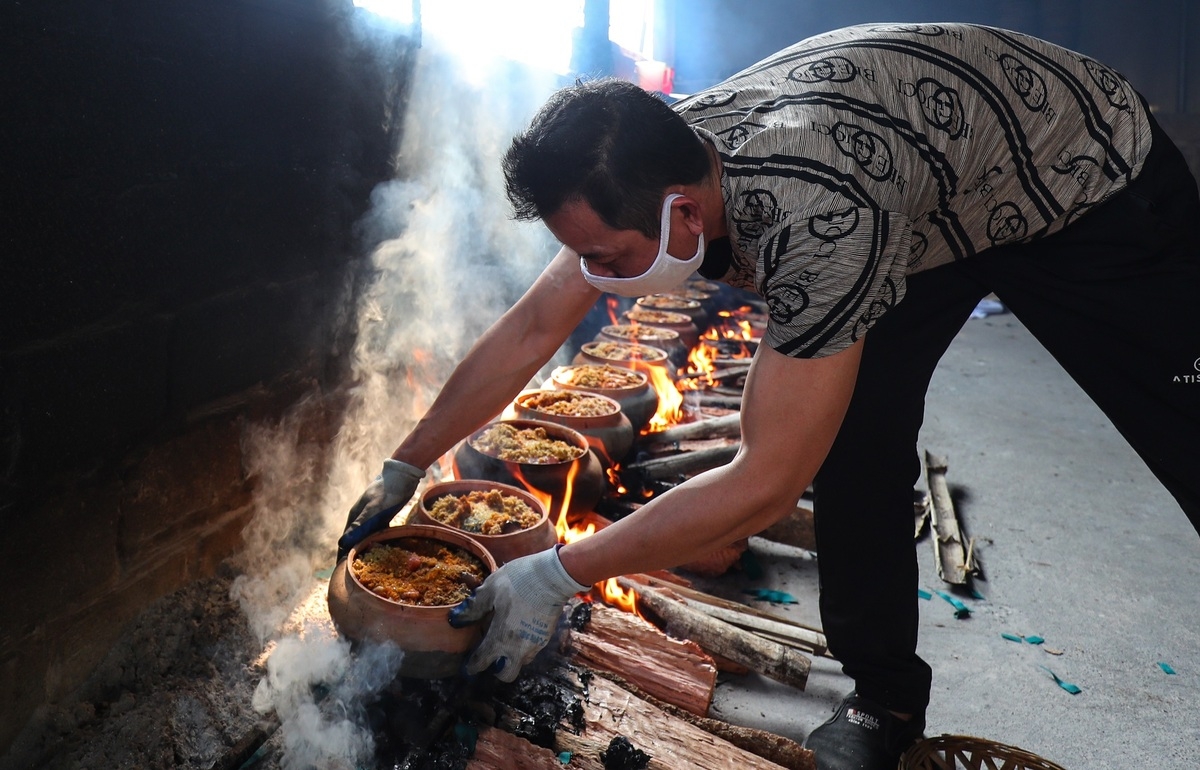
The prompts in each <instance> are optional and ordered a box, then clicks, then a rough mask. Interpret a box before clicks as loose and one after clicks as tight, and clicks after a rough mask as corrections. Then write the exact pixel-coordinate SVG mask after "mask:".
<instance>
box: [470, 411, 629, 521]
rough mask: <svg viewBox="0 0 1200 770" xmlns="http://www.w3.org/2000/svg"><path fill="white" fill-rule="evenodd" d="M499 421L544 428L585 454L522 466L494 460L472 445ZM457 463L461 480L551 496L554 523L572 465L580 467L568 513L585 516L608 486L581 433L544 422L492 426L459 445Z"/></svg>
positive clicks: (522, 426) (602, 467)
mask: <svg viewBox="0 0 1200 770" xmlns="http://www.w3.org/2000/svg"><path fill="white" fill-rule="evenodd" d="M497 422H501V423H507V424H509V425H512V426H513V427H515V428H518V429H522V428H542V429H544V430H545V431H546V434H547V435H548V436H550V437H551V438H556V439H561V440H562V441H566V442H567V443H569V444H572V445H574V446H577V447H580V448H581V449H583V450H584V454H583V455H582V456H580V457H579V458H578V459H576V460H568V461H564V462H558V463H520V462H512V461H509V460H501V459H500V458H498V457H492V456H491V455H487V454H484V453H483V452H480V451H479V450H478V449H476V448H475V447H474V446H472V442H473V441H474V440H475V439H476V438H478V437H479V436H480V434H482V433H483V432H484V431H486V430H487V429H488V428H490V427H491V426H492V425H495V424H496V423H497ZM454 464H455V466H456V468H457V469H458V476H459V478H461V479H483V480H487V481H499V482H501V483H503V484H511V485H512V486H515V487H524V488H527V489H531V490H536V491H537V492H540V493H542V494H544V495H549V496H550V503H549V504H548V506H547V508H548V514H549V515H550V516H551V518H552V519H554V520H557V516H558V514H559V512H560V511H561V510H562V504H563V501H564V500H565V499H566V492H567V477H568V475H569V474H570V472H571V468H572V466H577V468H576V470H575V478H574V480H573V482H572V484H571V499H570V505H569V508H568V511H569V512H575V513H585V512H587V511H588V510H590V509H591V508H592V506H594V505H595V504H596V503H597V502H599V501H600V497H601V496H602V495H603V494H604V490H605V484H606V483H607V481H606V479H605V475H604V466H603V464H602V463H601V462H600V458H598V457H597V456H596V454H595V453H594V452H592V451H591V446H590V445H589V444H588V441H587V439H586V438H585V437H584V436H583V435H582V434H581V433H579V432H578V431H576V430H572V429H571V428H568V427H567V426H565V425H559V424H557V423H553V422H546V421H545V420H526V419H508V420H497V421H495V422H493V423H489V424H488V425H485V426H484V427H482V428H480V429H479V430H477V431H475V432H474V433H472V434H471V435H470V436H468V437H467V440H466V441H463V442H462V443H461V444H459V447H458V449H457V450H455V452H454ZM537 492H535V494H536V493H537Z"/></svg>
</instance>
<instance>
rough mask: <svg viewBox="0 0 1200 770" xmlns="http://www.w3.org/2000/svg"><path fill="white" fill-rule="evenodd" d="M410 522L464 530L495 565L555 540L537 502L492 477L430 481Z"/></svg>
mask: <svg viewBox="0 0 1200 770" xmlns="http://www.w3.org/2000/svg"><path fill="white" fill-rule="evenodd" d="M413 520H414V521H416V522H418V523H421V524H432V525H434V526H442V527H449V528H451V529H457V530H460V531H462V532H465V533H467V534H468V535H469V536H470V537H471V538H473V539H474V540H477V541H479V543H480V544H481V545H483V547H484V548H486V549H487V550H488V553H490V554H491V555H492V558H494V559H495V560H496V563H497V564H500V565H503V564H504V563H505V562H510V561H512V560H513V559H516V558H518V557H520V556H526V555H528V554H531V553H536V552H538V551H542V550H545V549H546V548H549V547H550V546H552V545H554V543H555V542H557V537H556V535H555V533H554V524H553V523H552V522H551V521H550V518H549V516H548V515H547V513H546V507H545V506H544V505H543V504H542V502H541V501H540V500H538V499H537V498H536V497H534V496H533V495H531V494H529V493H528V492H526V491H525V490H524V489H518V488H517V487H514V486H511V485H509V484H501V483H499V482H496V481H481V480H477V479H476V480H462V481H443V482H440V483H438V484H432V485H430V486H429V487H428V488H427V489H426V490H425V492H424V493H423V494H422V495H421V501H420V505H419V506H417V507H416V508H414V509H413Z"/></svg>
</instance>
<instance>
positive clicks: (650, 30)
mask: <svg viewBox="0 0 1200 770" xmlns="http://www.w3.org/2000/svg"><path fill="white" fill-rule="evenodd" d="M608 18H609V21H608V38H609V39H610V40H612V41H613V42H614V43H616V44H617V45H619V46H621V47H622V48H624V49H625V50H626V51H632V52H633V53H636V54H639V55H641V56H642V57H644V58H646V59H653V58H654V0H609V4H608Z"/></svg>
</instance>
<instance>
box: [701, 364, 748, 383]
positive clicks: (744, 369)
mask: <svg viewBox="0 0 1200 770" xmlns="http://www.w3.org/2000/svg"><path fill="white" fill-rule="evenodd" d="M749 373H750V364H748V363H745V364H737V365H734V366H727V367H722V368H719V369H714V370H713V371H711V372H709V373H708V379H710V380H712V381H713V382H729V381H730V380H734V381H736V380H737V379H738V378H739V377H745V376H746V375H747V374H749Z"/></svg>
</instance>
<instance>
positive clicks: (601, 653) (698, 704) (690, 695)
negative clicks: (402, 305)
mask: <svg viewBox="0 0 1200 770" xmlns="http://www.w3.org/2000/svg"><path fill="white" fill-rule="evenodd" d="M588 610H590V618H589V619H588V620H587V621H586V622H585V623H582V624H581V628H579V629H575V628H574V627H572V628H571V630H569V631H568V632H567V633H565V634H564V635H563V639H562V644H561V646H560V650H561V651H562V652H564V653H566V654H568V655H570V656H571V659H572V660H574V661H576V662H578V663H580V664H582V665H584V666H587V667H588V668H593V669H597V670H600V671H610V672H612V673H614V674H617V675H619V676H620V677H621V678H622V679H624V680H625V681H627V682H630V683H631V684H634V685H636V686H637V687H638V689H640V690H642V691H644V692H646V693H649V694H650V695H653V696H654V697H655V698H658V699H659V700H661V701H664V702H666V703H670V704H672V705H675V706H678V707H680V708H682V709H685V710H687V711H689V712H691V713H693V714H700V715H704V714H707V713H708V707H709V705H710V704H711V703H712V697H713V690H714V689H715V688H716V686H717V667H716V664H715V663H714V662H713V660H712V658H711V657H709V656H708V654H707V653H705V652H704V650H703V649H701V648H700V646H699V645H698V644H696V643H695V642H693V641H690V640H686V639H672V638H671V637H669V636H667V635H666V634H664V633H663V632H662V631H659V630H658V628H656V627H655V626H654V625H652V624H651V623H649V622H647V621H645V620H642V619H641V618H639V617H637V616H636V615H633V614H631V613H628V612H623V611H621V610H617V609H613V608H611V607H608V606H606V605H604V604H601V603H599V602H594V603H592V604H591V605H590V606H588V607H583V608H579V606H578V605H577V604H575V605H572V606H571V607H570V609H569V610H568V611H569V612H571V613H572V617H573V618H574V617H578V616H579V614H580V613H581V612H586V611H588Z"/></svg>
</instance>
